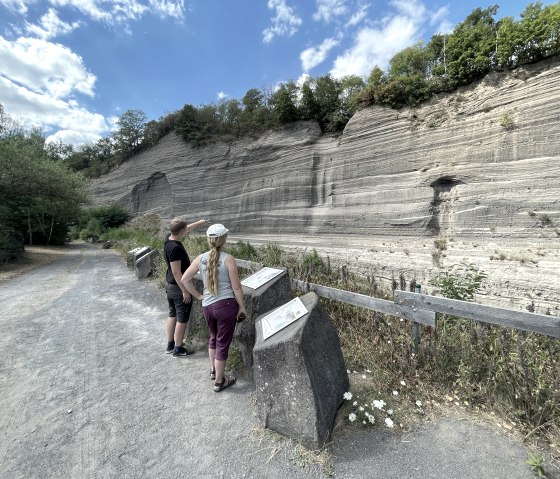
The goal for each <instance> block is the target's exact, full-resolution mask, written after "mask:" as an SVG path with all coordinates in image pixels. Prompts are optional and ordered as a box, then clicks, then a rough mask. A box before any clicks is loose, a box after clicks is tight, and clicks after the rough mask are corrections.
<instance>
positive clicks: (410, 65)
mask: <svg viewBox="0 0 560 479" xmlns="http://www.w3.org/2000/svg"><path fill="white" fill-rule="evenodd" d="M389 65H390V68H389V75H390V76H391V77H400V76H407V77H411V76H417V75H419V76H422V77H427V76H428V71H429V60H428V52H427V50H426V48H425V47H424V44H423V43H422V42H418V43H417V44H416V45H413V46H411V47H408V48H405V49H404V50H401V51H400V52H398V53H396V54H395V55H394V56H393V58H391V60H390V61H389Z"/></svg>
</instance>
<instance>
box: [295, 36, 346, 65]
mask: <svg viewBox="0 0 560 479" xmlns="http://www.w3.org/2000/svg"><path fill="white" fill-rule="evenodd" d="M339 43H340V40H338V39H336V38H327V39H325V40H324V41H323V42H322V43H321V44H320V45H319V46H318V47H310V48H307V49H306V50H303V51H302V52H301V53H300V55H299V58H300V60H301V67H302V69H303V71H305V72H307V71H309V70H311V69H312V68H314V67H316V66H317V65H319V64H320V63H323V61H324V60H325V58H327V55H328V53H329V51H331V50H332V49H333V48H334V47H335V46H337V45H338V44H339Z"/></svg>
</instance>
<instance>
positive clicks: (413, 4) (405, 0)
mask: <svg viewBox="0 0 560 479" xmlns="http://www.w3.org/2000/svg"><path fill="white" fill-rule="evenodd" d="M391 5H392V6H393V7H395V9H396V10H397V11H399V12H400V13H401V14H402V15H405V16H407V17H409V18H410V19H416V20H417V21H418V22H420V21H423V20H424V17H425V15H426V7H425V6H424V4H423V3H422V2H419V1H417V0H392V2H391Z"/></svg>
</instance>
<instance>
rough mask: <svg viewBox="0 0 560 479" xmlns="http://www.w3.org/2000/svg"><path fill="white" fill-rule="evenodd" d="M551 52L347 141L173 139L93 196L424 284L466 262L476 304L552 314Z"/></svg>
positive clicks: (557, 148) (559, 100) (559, 95)
mask: <svg viewBox="0 0 560 479" xmlns="http://www.w3.org/2000/svg"><path fill="white" fill-rule="evenodd" d="M559 178H560V58H554V59H551V60H547V61H544V62H541V63H538V64H535V65H529V66H526V67H524V68H518V69H516V70H514V71H512V72H509V73H507V74H502V73H492V74H490V75H488V76H487V77H486V78H484V79H483V80H481V81H480V82H477V83H475V84H472V85H469V86H467V87H463V88H461V89H459V90H458V91H456V92H454V93H451V94H441V95H439V96H438V97H436V98H434V99H433V100H431V101H430V102H428V103H426V104H424V105H422V106H421V107H419V108H415V109H411V108H407V109H401V110H392V109H389V108H385V107H378V106H373V107H369V108H367V109H364V110H362V111H359V112H358V113H356V114H355V115H354V116H353V118H352V119H351V120H350V122H349V123H348V124H347V126H346V128H345V130H344V132H343V134H342V135H341V136H339V137H331V136H326V135H322V134H321V130H320V128H319V126H318V125H317V124H316V123H315V122H298V123H294V124H290V125H288V126H286V127H285V128H281V129H278V130H274V131H268V132H266V133H265V134H263V135H262V136H260V137H259V138H257V139H254V138H244V139H239V140H236V141H233V142H230V143H216V144H213V145H211V146H207V147H203V148H198V149H195V148H192V147H191V146H190V145H189V144H187V143H185V142H184V141H183V140H182V139H181V138H180V137H178V136H177V135H175V134H173V133H172V134H169V135H167V136H166V137H164V138H162V139H161V141H160V143H159V144H158V145H156V146H154V147H152V148H151V149H149V150H147V151H145V152H143V153H141V154H139V155H137V156H135V157H133V158H132V159H130V160H129V161H127V162H126V163H124V164H122V165H121V166H120V167H119V168H117V169H115V170H114V171H112V172H111V173H109V174H108V175H106V176H103V177H101V178H99V179H97V180H96V181H95V182H94V187H93V190H94V196H95V199H96V202H97V203H111V202H117V203H119V204H120V205H122V206H124V207H125V208H126V209H128V210H129V211H130V212H131V213H133V214H140V213H144V212H148V211H157V212H159V213H160V214H161V215H162V217H164V218H170V217H172V216H175V215H186V216H187V217H188V218H192V219H196V218H198V217H208V218H210V219H211V220H212V221H219V222H222V223H224V224H226V225H227V226H228V228H230V229H231V231H232V233H233V236H234V237H238V238H244V239H251V240H253V241H257V242H266V241H275V242H279V243H282V244H284V245H285V246H287V247H290V246H292V247H307V248H316V249H317V251H319V252H323V253H328V254H329V256H330V257H331V258H332V259H334V260H340V261H343V262H345V263H347V264H348V265H349V266H350V267H351V268H353V269H354V270H357V271H360V272H362V273H364V274H369V275H370V276H374V277H375V276H378V277H379V278H382V279H388V280H392V279H393V278H396V280H397V282H399V276H401V282H402V278H404V279H405V281H410V280H411V279H416V280H417V281H421V282H423V283H424V284H425V285H426V287H427V286H428V284H427V281H428V279H429V278H430V277H434V275H435V274H436V273H437V271H438V270H439V269H440V268H443V267H446V266H449V265H452V264H456V263H461V262H473V263H475V264H477V265H479V266H480V267H481V268H482V269H483V270H484V271H486V272H487V273H488V274H489V279H488V283H487V288H486V291H485V295H486V301H485V300H484V298H483V299H482V301H483V302H490V303H492V302H493V303H501V304H509V305H513V306H514V307H529V308H532V307H534V308H535V309H536V310H537V311H538V312H546V311H550V312H552V314H556V315H558V314H560V312H559V310H558V308H559V306H558V304H559V297H560V286H559V284H558V278H557V271H558V268H559V267H560V249H559V243H560V180H559Z"/></svg>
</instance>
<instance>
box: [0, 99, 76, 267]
mask: <svg viewBox="0 0 560 479" xmlns="http://www.w3.org/2000/svg"><path fill="white" fill-rule="evenodd" d="M86 192H87V189H86V184H85V181H84V179H83V177H82V176H80V175H78V174H76V173H74V172H72V171H71V170H70V169H69V168H68V167H67V166H66V165H65V163H64V162H63V161H62V159H61V158H59V157H57V156H56V154H55V151H54V150H53V149H49V148H48V147H46V146H45V138H44V136H43V135H42V133H41V132H40V131H38V130H31V131H27V130H25V129H24V128H22V127H21V126H20V125H19V124H18V123H17V122H15V121H13V120H12V119H11V118H10V117H9V116H8V115H7V114H5V113H4V111H3V107H2V105H0V262H3V261H5V260H7V259H10V258H12V257H17V256H18V254H19V253H20V252H21V251H22V250H23V244H24V242H27V243H28V244H32V243H41V244H62V243H64V240H65V238H66V234H67V231H68V224H69V223H71V222H73V221H74V220H75V218H76V217H77V216H78V215H79V210H80V205H81V204H83V203H85V202H86V201H87V194H86Z"/></svg>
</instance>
